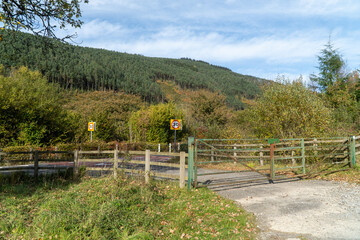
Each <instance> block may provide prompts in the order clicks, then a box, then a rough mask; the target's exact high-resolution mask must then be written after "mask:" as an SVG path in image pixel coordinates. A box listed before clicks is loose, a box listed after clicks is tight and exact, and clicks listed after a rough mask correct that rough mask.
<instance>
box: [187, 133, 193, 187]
mask: <svg viewBox="0 0 360 240" xmlns="http://www.w3.org/2000/svg"><path fill="white" fill-rule="evenodd" d="M188 144H189V145H188V146H189V147H188V148H189V150H188V155H189V156H188V189H189V190H190V189H191V184H192V181H193V174H194V173H193V167H194V137H189V142H188Z"/></svg>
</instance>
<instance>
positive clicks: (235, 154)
mask: <svg viewBox="0 0 360 240" xmlns="http://www.w3.org/2000/svg"><path fill="white" fill-rule="evenodd" d="M236 149H237V147H236V146H234V157H236V156H237V153H236Z"/></svg>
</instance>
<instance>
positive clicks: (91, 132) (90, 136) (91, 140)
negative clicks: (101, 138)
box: [90, 131, 92, 142]
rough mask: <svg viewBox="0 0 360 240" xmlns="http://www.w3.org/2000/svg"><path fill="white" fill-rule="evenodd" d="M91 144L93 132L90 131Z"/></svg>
mask: <svg viewBox="0 0 360 240" xmlns="http://www.w3.org/2000/svg"><path fill="white" fill-rule="evenodd" d="M90 142H92V131H90Z"/></svg>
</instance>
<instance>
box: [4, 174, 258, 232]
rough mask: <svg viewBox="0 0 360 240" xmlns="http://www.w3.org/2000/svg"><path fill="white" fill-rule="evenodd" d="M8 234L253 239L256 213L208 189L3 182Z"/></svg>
mask: <svg viewBox="0 0 360 240" xmlns="http://www.w3.org/2000/svg"><path fill="white" fill-rule="evenodd" d="M0 206H1V207H0V229H1V230H0V238H4V239H181V238H184V239H188V238H194V239H253V238H254V237H255V236H254V235H255V231H256V227H255V224H254V219H253V217H252V216H251V215H249V214H247V213H246V212H245V211H244V210H243V209H242V208H241V207H239V206H238V205H237V204H235V203H234V202H232V201H230V200H226V199H224V198H222V197H220V196H218V195H217V194H216V193H214V192H212V191H210V190H208V189H205V188H204V189H199V190H196V191H188V190H186V189H180V188H178V187H177V186H176V185H175V183H169V182H153V183H152V184H151V185H143V184H142V183H141V182H137V181H133V180H132V179H127V178H119V179H116V180H114V179H111V178H103V179H89V180H85V179H84V180H82V181H81V182H80V183H69V182H45V183H41V184H38V185H34V184H33V183H22V184H17V185H7V184H6V185H0Z"/></svg>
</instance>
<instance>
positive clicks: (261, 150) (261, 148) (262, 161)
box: [260, 146, 264, 166]
mask: <svg viewBox="0 0 360 240" xmlns="http://www.w3.org/2000/svg"><path fill="white" fill-rule="evenodd" d="M263 156H264V153H263V146H260V166H264V159H263Z"/></svg>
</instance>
